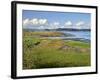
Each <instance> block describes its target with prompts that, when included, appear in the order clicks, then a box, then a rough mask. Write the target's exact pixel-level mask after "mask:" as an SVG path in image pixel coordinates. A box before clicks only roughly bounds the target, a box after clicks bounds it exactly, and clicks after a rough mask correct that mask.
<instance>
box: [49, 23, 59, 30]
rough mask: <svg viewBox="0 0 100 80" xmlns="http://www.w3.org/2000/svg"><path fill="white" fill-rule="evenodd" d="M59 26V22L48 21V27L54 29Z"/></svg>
mask: <svg viewBox="0 0 100 80" xmlns="http://www.w3.org/2000/svg"><path fill="white" fill-rule="evenodd" d="M59 27H60V23H59V22H53V23H50V26H49V27H48V28H49V29H56V28H59Z"/></svg>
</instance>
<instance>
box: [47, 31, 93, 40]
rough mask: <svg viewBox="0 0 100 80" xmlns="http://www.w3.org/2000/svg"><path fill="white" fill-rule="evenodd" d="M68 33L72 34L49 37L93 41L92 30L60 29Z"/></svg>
mask: <svg viewBox="0 0 100 80" xmlns="http://www.w3.org/2000/svg"><path fill="white" fill-rule="evenodd" d="M58 32H61V33H64V34H66V35H68V34H71V36H70V35H69V36H66V35H65V36H62V37H48V38H50V39H64V40H79V41H85V42H90V41H91V32H90V31H58Z"/></svg>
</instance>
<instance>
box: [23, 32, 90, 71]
mask: <svg viewBox="0 0 100 80" xmlns="http://www.w3.org/2000/svg"><path fill="white" fill-rule="evenodd" d="M36 35H38V36H40V35H45V36H58V35H61V33H60V34H59V33H55V32H54V33H53V32H51V33H49V32H31V33H30V32H24V36H23V69H38V68H58V67H79V66H90V65H91V64H90V44H89V43H85V42H80V41H73V40H62V39H48V38H43V37H36ZM27 36H28V37H27ZM31 36H33V37H31Z"/></svg>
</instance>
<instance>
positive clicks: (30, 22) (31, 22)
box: [23, 18, 48, 26]
mask: <svg viewBox="0 0 100 80" xmlns="http://www.w3.org/2000/svg"><path fill="white" fill-rule="evenodd" d="M47 24H48V21H47V19H38V18H33V19H30V20H29V19H25V20H23V25H24V26H28V25H31V26H43V25H47Z"/></svg>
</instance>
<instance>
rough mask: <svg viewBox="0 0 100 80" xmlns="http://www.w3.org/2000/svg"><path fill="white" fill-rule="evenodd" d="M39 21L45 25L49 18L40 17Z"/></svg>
mask: <svg viewBox="0 0 100 80" xmlns="http://www.w3.org/2000/svg"><path fill="white" fill-rule="evenodd" d="M38 22H39V24H40V25H45V24H47V23H48V21H47V19H39V20H38Z"/></svg>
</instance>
